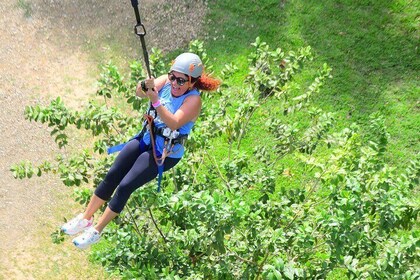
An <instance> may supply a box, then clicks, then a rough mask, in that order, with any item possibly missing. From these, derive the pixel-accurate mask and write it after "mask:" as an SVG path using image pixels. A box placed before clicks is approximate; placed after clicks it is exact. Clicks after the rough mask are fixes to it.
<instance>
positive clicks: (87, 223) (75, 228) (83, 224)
mask: <svg viewBox="0 0 420 280" xmlns="http://www.w3.org/2000/svg"><path fill="white" fill-rule="evenodd" d="M92 224H93V217H92V218H90V220H86V219H83V214H79V215H77V217H75V218H73V219H71V220H70V221H68V222H67V223H65V224H64V225H63V226H62V227H61V231H62V232H64V233H65V234H68V235H75V234H77V233H79V232H82V231H85V230H87V229H89V228H90V227H91V226H92Z"/></svg>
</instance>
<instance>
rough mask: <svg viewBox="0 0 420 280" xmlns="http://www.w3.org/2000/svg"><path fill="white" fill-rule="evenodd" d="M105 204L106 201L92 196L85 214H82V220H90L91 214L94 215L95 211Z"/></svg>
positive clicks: (94, 195)
mask: <svg viewBox="0 0 420 280" xmlns="http://www.w3.org/2000/svg"><path fill="white" fill-rule="evenodd" d="M105 202H106V200H103V199H101V198H99V197H98V196H97V195H96V194H93V195H92V197H91V198H90V201H89V204H88V206H87V207H86V210H85V212H84V213H83V219H86V220H90V218H92V217H93V214H95V212H96V211H98V209H99V208H100V207H101V206H102V205H103V204H104V203H105Z"/></svg>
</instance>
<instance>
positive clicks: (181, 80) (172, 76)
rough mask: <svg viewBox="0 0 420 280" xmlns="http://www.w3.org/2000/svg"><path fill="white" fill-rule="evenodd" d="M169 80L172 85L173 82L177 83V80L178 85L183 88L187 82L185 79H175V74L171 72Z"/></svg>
mask: <svg viewBox="0 0 420 280" xmlns="http://www.w3.org/2000/svg"><path fill="white" fill-rule="evenodd" d="M168 79H169V81H171V83H172V82H173V81H175V80H176V83H177V84H178V85H179V86H183V85H185V83H186V82H187V80H186V79H184V78H180V77H175V75H174V74H172V73H171V72H169V73H168Z"/></svg>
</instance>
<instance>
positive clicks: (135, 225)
mask: <svg viewBox="0 0 420 280" xmlns="http://www.w3.org/2000/svg"><path fill="white" fill-rule="evenodd" d="M127 209H128V213H129V214H130V217H131V220H132V221H133V224H134V227H135V228H136V232H137V234H138V236H141V233H140V229H139V227H138V225H137V223H136V220H135V219H134V215H133V213H132V211H131V209H130V206H128V205H127Z"/></svg>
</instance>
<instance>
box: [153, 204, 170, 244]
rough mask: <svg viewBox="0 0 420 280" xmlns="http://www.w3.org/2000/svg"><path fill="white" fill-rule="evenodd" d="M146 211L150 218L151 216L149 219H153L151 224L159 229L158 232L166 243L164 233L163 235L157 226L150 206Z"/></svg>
mask: <svg viewBox="0 0 420 280" xmlns="http://www.w3.org/2000/svg"><path fill="white" fill-rule="evenodd" d="M148 211H149V215H150V218H151V219H152V221H153V224H154V225H155V227H156V229H157V230H158V231H159V233H160V236H162V238H163V241H165V243H167V242H168V240H166V237H165V235H163V233H162V231H161V230H160V228H159V226H158V225H157V223H156V220H155V218H154V217H153V213H152V210H151V207H149V208H148Z"/></svg>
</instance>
